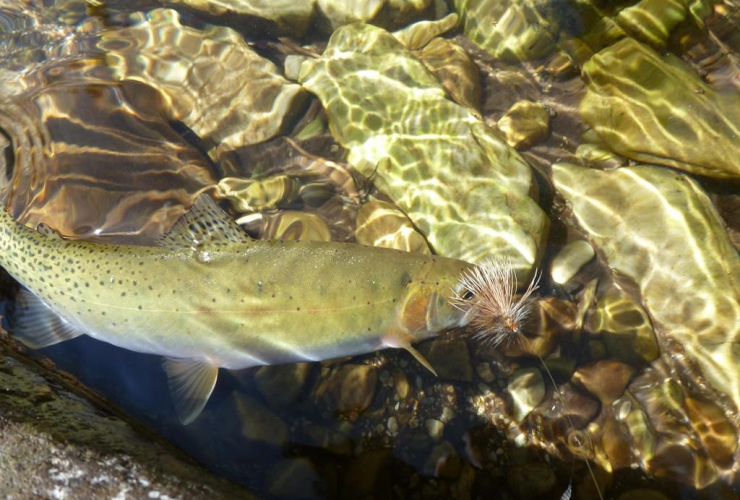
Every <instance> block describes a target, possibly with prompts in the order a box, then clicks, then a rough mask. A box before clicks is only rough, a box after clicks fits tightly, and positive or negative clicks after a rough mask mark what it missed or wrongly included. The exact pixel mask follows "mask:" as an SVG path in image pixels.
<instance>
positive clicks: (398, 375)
mask: <svg viewBox="0 0 740 500" xmlns="http://www.w3.org/2000/svg"><path fill="white" fill-rule="evenodd" d="M393 383H394V384H395V386H396V394H398V397H399V398H401V399H406V397H407V396H408V395H409V390H411V386H410V385H409V380H408V379H407V378H406V374H405V373H404V372H403V370H394V371H393Z"/></svg>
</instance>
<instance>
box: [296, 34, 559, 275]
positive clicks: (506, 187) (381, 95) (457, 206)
mask: <svg viewBox="0 0 740 500" xmlns="http://www.w3.org/2000/svg"><path fill="white" fill-rule="evenodd" d="M300 80H301V82H302V83H303V85H304V86H305V87H306V88H307V89H309V90H310V91H311V92H313V93H315V94H316V95H318V96H319V98H320V99H321V101H322V103H323V105H324V107H325V108H326V110H327V114H328V115H329V127H330V130H331V132H332V134H333V135H334V137H335V138H336V139H337V141H338V142H339V143H340V144H342V145H343V146H344V147H346V148H347V149H349V156H348V161H349V163H350V164H351V165H352V166H353V167H355V168H356V169H358V170H359V171H360V173H362V174H363V175H365V176H367V177H369V178H372V180H373V182H374V184H375V185H376V186H377V187H378V189H380V190H381V191H382V192H383V193H385V194H387V195H388V196H390V197H391V199H392V200H393V201H394V203H395V204H396V205H398V207H399V208H401V209H402V210H403V211H404V212H405V213H406V214H407V215H408V216H409V218H410V219H411V220H412V221H413V222H414V224H415V225H416V227H417V228H419V229H420V230H421V232H422V233H423V234H424V235H425V236H426V237H427V240H428V241H429V243H430V244H431V246H432V247H433V248H434V250H435V251H436V252H437V253H439V254H442V255H445V256H449V257H456V258H459V259H463V260H468V261H476V260H479V259H481V258H482V257H485V256H488V255H492V254H496V255H499V256H502V257H509V258H511V260H512V262H513V264H514V266H515V268H516V269H518V270H523V271H525V274H526V272H528V271H531V269H532V268H533V267H534V265H535V264H536V262H537V259H538V254H539V250H540V246H541V245H542V241H543V237H544V236H545V233H546V231H547V226H548V220H547V217H546V216H545V215H544V213H543V212H542V210H541V209H540V208H539V206H537V204H536V203H535V202H534V201H533V200H532V199H531V198H530V197H529V192H530V189H531V188H532V172H531V170H530V167H529V165H528V164H527V163H526V162H525V161H524V159H523V158H522V157H521V156H519V154H518V153H517V152H516V151H515V150H513V149H512V148H510V147H509V146H508V145H506V143H505V142H504V141H503V140H502V139H501V138H500V137H499V136H498V135H497V134H496V132H494V131H493V130H491V129H490V128H488V127H487V126H486V125H485V124H484V123H483V122H481V121H480V120H478V119H477V118H476V117H475V116H474V115H473V114H472V113H471V112H470V111H468V110H467V109H466V108H463V107H462V106H459V105H457V104H455V103H453V102H452V101H450V100H448V99H447V98H446V94H445V92H444V90H443V88H442V87H441V86H440V84H439V82H438V81H437V79H436V78H435V77H434V76H433V75H432V74H431V73H429V71H428V70H427V69H426V68H425V67H424V65H423V64H422V63H421V62H419V61H418V60H417V59H416V58H414V57H413V55H412V54H411V53H410V52H408V51H407V50H406V49H405V48H404V47H403V46H402V45H401V44H400V43H399V42H398V41H397V40H396V39H395V38H394V37H393V36H392V35H391V34H389V33H388V32H386V31H384V30H382V29H380V28H376V27H373V26H369V25H363V24H354V25H350V26H345V27H343V28H340V29H338V30H337V31H336V32H335V33H334V35H333V36H332V38H331V40H330V42H329V45H328V47H327V48H326V51H325V52H324V55H323V56H322V57H321V58H318V59H315V60H308V61H305V62H304V63H303V65H302V67H301V75H300Z"/></svg>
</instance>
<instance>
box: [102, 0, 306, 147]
mask: <svg viewBox="0 0 740 500" xmlns="http://www.w3.org/2000/svg"><path fill="white" fill-rule="evenodd" d="M131 22H132V26H129V27H126V28H121V29H115V30H110V31H107V32H104V33H103V34H102V35H101V41H100V42H99V44H98V45H99V47H100V48H101V49H103V50H105V51H106V62H107V64H108V65H109V66H110V67H111V68H113V71H114V73H115V75H116V77H117V78H118V79H121V80H137V81H141V82H144V83H146V84H147V85H150V86H152V87H154V88H156V89H158V90H159V91H160V92H161V93H162V95H163V96H164V97H165V100H166V102H167V107H168V108H169V114H170V118H171V119H174V120H178V121H181V122H182V123H184V124H185V125H187V126H188V127H189V128H190V129H191V130H192V131H193V132H195V134H196V135H197V136H198V137H199V138H200V139H201V140H202V141H204V143H205V145H206V147H207V148H208V149H210V151H209V154H210V156H211V157H213V159H218V157H219V156H220V155H221V154H222V153H224V152H227V151H231V150H233V149H236V148H238V147H240V146H246V145H250V144H257V143H260V142H264V141H266V140H268V139H270V138H272V137H274V136H276V135H278V134H279V133H280V132H281V131H282V130H283V128H284V126H285V124H286V122H289V121H290V120H291V118H293V117H294V116H295V113H298V112H300V110H302V109H303V105H304V103H305V102H307V100H306V99H307V94H306V92H305V91H304V90H303V89H302V88H301V87H300V85H297V84H295V83H292V82H290V81H288V80H287V79H285V78H284V77H283V76H282V74H281V73H280V71H279V70H278V68H277V67H276V66H275V65H274V64H273V63H272V62H271V61H269V60H268V59H265V58H264V57H262V56H260V55H258V54H257V53H256V52H255V51H253V50H252V49H251V48H250V47H249V45H248V44H247V43H246V42H245V41H244V39H243V38H242V37H241V35H239V33H237V32H236V31H234V30H232V29H229V28H224V27H217V26H207V27H206V28H204V29H203V30H197V29H194V28H190V27H188V26H183V25H182V24H181V23H180V16H179V14H178V13H177V12H176V11H174V10H169V9H156V10H153V11H150V12H147V13H146V14H143V13H135V14H132V15H131Z"/></svg>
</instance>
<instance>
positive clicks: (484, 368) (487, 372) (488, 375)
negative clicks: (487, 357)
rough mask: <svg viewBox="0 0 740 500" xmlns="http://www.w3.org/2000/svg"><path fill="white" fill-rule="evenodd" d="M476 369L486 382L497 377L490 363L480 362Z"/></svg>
mask: <svg viewBox="0 0 740 500" xmlns="http://www.w3.org/2000/svg"><path fill="white" fill-rule="evenodd" d="M475 371H476V373H478V376H479V377H480V378H481V380H483V381H484V382H492V381H493V379H494V378H495V377H494V375H493V372H492V371H491V365H489V364H488V363H485V362H483V363H478V364H477V365H476V366H475Z"/></svg>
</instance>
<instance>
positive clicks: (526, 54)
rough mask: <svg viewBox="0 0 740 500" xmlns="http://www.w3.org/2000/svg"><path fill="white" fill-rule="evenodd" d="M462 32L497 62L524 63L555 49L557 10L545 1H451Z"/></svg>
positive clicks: (559, 4)
mask: <svg viewBox="0 0 740 500" xmlns="http://www.w3.org/2000/svg"><path fill="white" fill-rule="evenodd" d="M453 4H454V7H455V11H456V12H457V13H458V14H459V15H460V18H461V19H462V26H463V32H464V33H465V36H467V37H468V38H469V39H470V40H471V41H472V42H473V43H475V44H476V45H478V46H479V47H480V48H482V49H483V50H485V51H486V52H488V53H490V54H491V55H492V56H493V57H495V58H497V59H504V60H509V61H528V60H532V59H538V58H540V57H542V56H545V55H547V54H548V53H549V52H550V51H552V50H553V48H555V42H556V41H557V39H558V33H559V31H560V22H559V19H560V16H561V15H562V14H561V13H559V12H558V10H557V8H556V7H555V6H557V7H559V8H566V7H567V4H566V3H565V2H550V1H549V0H453Z"/></svg>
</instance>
